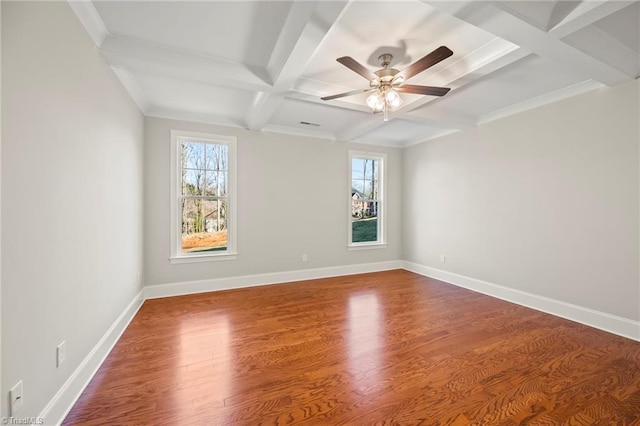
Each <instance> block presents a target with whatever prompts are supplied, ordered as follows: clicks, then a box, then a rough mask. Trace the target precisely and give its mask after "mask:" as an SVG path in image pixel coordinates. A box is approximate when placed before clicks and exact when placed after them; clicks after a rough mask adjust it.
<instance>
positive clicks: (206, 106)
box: [134, 73, 253, 124]
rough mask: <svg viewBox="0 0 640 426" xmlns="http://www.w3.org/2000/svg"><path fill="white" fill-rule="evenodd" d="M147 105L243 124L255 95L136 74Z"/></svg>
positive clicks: (221, 87) (248, 92) (135, 76)
mask: <svg viewBox="0 0 640 426" xmlns="http://www.w3.org/2000/svg"><path fill="white" fill-rule="evenodd" d="M134 78H136V80H137V81H138V84H139V85H140V89H141V90H142V91H143V93H144V94H145V96H146V98H147V101H148V102H149V103H150V104H151V105H153V106H154V107H155V108H156V109H158V108H160V109H167V110H180V111H187V112H189V111H191V112H197V113H199V114H200V115H210V116H212V117H225V118H228V119H229V120H232V121H235V122H237V123H239V124H240V123H243V122H244V119H245V115H246V112H247V111H248V110H249V106H250V104H251V100H252V98H253V94H252V92H250V91H246V90H238V89H233V88H228V87H223V86H213V85H209V84H203V83H199V82H193V81H181V80H175V79H172V78H168V77H163V76H159V75H153V74H146V73H134Z"/></svg>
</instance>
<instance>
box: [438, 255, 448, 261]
mask: <svg viewBox="0 0 640 426" xmlns="http://www.w3.org/2000/svg"><path fill="white" fill-rule="evenodd" d="M446 261H447V256H445V255H444V254H441V255H440V263H444V262H446Z"/></svg>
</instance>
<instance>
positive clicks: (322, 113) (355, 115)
mask: <svg viewBox="0 0 640 426" xmlns="http://www.w3.org/2000/svg"><path fill="white" fill-rule="evenodd" d="M369 115H370V113H365V112H360V111H349V110H347V111H345V110H344V109H342V108H337V107H335V106H329V105H323V104H319V103H312V102H304V101H300V100H295V99H287V100H285V102H284V103H283V104H282V105H281V106H280V108H279V109H278V110H277V111H276V112H275V114H274V115H273V117H272V119H271V123H272V124H275V125H277V126H288V127H293V128H299V129H313V130H319V131H325V132H334V133H335V132H337V131H339V130H340V129H342V128H344V127H347V126H349V124H350V123H353V122H356V121H358V120H360V119H362V118H363V117H364V116H369ZM300 122H307V123H313V124H319V126H314V125H311V126H309V125H305V124H301V123H300Z"/></svg>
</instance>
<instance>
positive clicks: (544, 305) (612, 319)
mask: <svg viewBox="0 0 640 426" xmlns="http://www.w3.org/2000/svg"><path fill="white" fill-rule="evenodd" d="M392 269H406V270H407V271H411V272H415V273H417V274H420V275H424V276H426V277H430V278H435V279H437V280H440V281H444V282H446V283H450V284H453V285H456V286H459V287H464V288H466V289H469V290H473V291H476V292H478V293H483V294H486V295H489V296H493V297H497V298H499V299H502V300H506V301H508V302H512V303H516V304H518V305H522V306H526V307H529V308H532V309H536V310H538V311H542V312H546V313H549V314H552V315H555V316H558V317H562V318H566V319H569V320H572V321H576V322H579V323H582V324H585V325H588V326H590V327H594V328H598V329H600V330H604V331H607V332H610V333H613V334H617V335H620V336H623V337H627V338H630V339H633V340H636V341H640V322H637V321H632V320H629V319H626V318H622V317H618V316H615V315H610V314H606V313H603V312H599V311H595V310H592V309H588V308H583V307H581V306H577V305H572V304H570V303H565V302H562V301H559V300H555V299H550V298H547V297H543V296H538V295H536V294H532V293H527V292H524V291H520V290H515V289H511V288H508V287H504V286H500V285H497V284H493V283H489V282H486V281H482V280H478V279H475V278H471V277H467V276H464V275H459V274H455V273H452V272H447V271H443V270H440V269H436V268H431V267H428V266H424V265H420V264H417V263H413V262H406V261H401V260H396V261H387V262H377V263H364V264H358V265H344V266H334V267H328V268H317V269H304V270H298V271H285V272H274V273H268V274H256V275H245V276H240V277H228V278H216V279H210V280H201V281H188V282H180V283H172V284H160V285H153V286H146V287H145V288H144V289H143V290H142V291H140V293H138V294H137V295H136V296H135V297H134V299H133V300H132V301H131V303H129V305H128V306H127V307H126V308H125V309H124V311H123V312H122V314H120V316H119V317H118V318H117V319H116V320H115V322H114V323H113V325H112V326H111V327H110V328H109V329H108V330H107V332H106V333H105V334H104V336H102V338H101V339H100V341H99V342H98V343H97V344H96V346H95V347H94V348H93V349H92V350H91V352H89V354H88V355H87V356H86V357H85V359H84V360H83V361H82V363H81V364H80V365H79V366H78V368H77V369H76V370H75V371H74V372H73V374H72V375H71V376H70V377H69V379H68V380H67V381H66V382H65V383H64V385H62V387H61V388H60V390H59V391H58V392H57V393H56V395H55V396H54V397H53V398H52V399H51V401H50V402H49V403H48V404H47V406H46V407H45V408H44V410H42V412H41V413H40V416H39V417H40V418H42V419H44V424H47V425H49V424H55V425H58V424H60V423H62V421H63V420H64V418H65V417H66V415H67V414H68V413H69V411H70V410H71V408H72V407H73V405H74V404H75V403H76V401H77V400H78V398H79V397H80V395H81V394H82V392H83V391H84V389H85V388H86V386H87V385H88V384H89V382H90V381H91V379H92V378H93V376H94V375H95V373H96V372H97V371H98V369H99V368H100V366H101V365H102V363H103V362H104V360H105V359H106V357H107V355H109V352H111V349H113V347H114V346H115V344H116V343H117V341H118V339H119V338H120V336H121V335H122V333H123V332H124V330H125V329H126V328H127V326H128V325H129V323H130V322H131V320H132V319H133V318H134V316H135V315H136V313H137V312H138V309H140V306H142V303H143V302H144V300H146V299H155V298H160V297H171V296H180V295H186V294H194V293H205V292H210V291H218V290H229V289H234V288H243V287H253V286H261V285H269V284H279V283H286V282H293V281H303V280H312V279H318V278H329V277H337V276H343V275H353V274H363V273H368V272H380V271H388V270H392Z"/></svg>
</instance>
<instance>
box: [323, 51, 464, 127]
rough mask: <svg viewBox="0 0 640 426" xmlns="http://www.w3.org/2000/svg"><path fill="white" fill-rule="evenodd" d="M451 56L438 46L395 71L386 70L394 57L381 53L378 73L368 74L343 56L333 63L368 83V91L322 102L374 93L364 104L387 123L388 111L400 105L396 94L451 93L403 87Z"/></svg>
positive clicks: (411, 86)
mask: <svg viewBox="0 0 640 426" xmlns="http://www.w3.org/2000/svg"><path fill="white" fill-rule="evenodd" d="M451 55H453V52H452V51H451V50H450V49H449V48H448V47H446V46H440V47H438V48H437V49H436V50H434V51H433V52H431V53H429V54H428V55H426V56H424V57H423V58H422V59H419V60H417V61H416V62H414V63H413V64H411V65H409V66H408V67H407V68H406V69H404V70H402V71H398V70H397V69H395V68H388V67H389V64H390V63H391V61H392V60H393V55H391V54H390V53H383V54H382V55H380V56H379V57H378V60H379V61H380V66H382V69H379V70H377V71H370V70H368V69H367V68H365V67H364V66H363V65H361V64H360V63H359V62H358V61H356V60H355V59H353V58H352V57H350V56H343V57H341V58H338V59H336V60H337V61H338V62H340V63H341V64H342V65H344V66H345V67H347V68H349V69H350V70H352V71H354V72H356V73H358V74H360V75H361V76H363V77H364V78H366V79H367V80H369V88H367V89H359V90H352V91H350V92H345V93H339V94H337V95H331V96H325V97H323V98H321V99H322V100H323V101H330V100H332V99H338V98H344V97H346V96H353V95H357V94H359V93H366V92H373V93H372V94H371V95H369V97H368V98H367V105H368V106H369V108H371V109H372V110H373V112H374V113H378V112H383V113H384V121H387V120H388V119H389V115H388V111H389V110H391V111H393V110H394V109H396V108H397V107H399V106H400V104H401V103H402V99H401V98H400V95H399V94H398V92H404V93H415V94H418V95H431V96H444V95H446V94H447V92H448V91H449V90H450V89H449V88H448V87H433V86H418V85H415V84H404V82H405V81H407V80H408V79H410V78H411V77H413V76H414V75H416V74H418V73H421V72H422V71H424V70H426V69H427V68H429V67H432V66H434V65H435V64H437V63H438V62H440V61H442V60H444V59H446V58H448V57H449V56H451Z"/></svg>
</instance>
